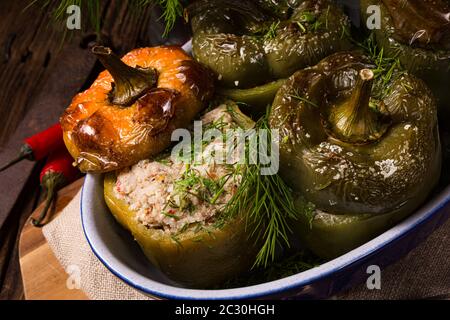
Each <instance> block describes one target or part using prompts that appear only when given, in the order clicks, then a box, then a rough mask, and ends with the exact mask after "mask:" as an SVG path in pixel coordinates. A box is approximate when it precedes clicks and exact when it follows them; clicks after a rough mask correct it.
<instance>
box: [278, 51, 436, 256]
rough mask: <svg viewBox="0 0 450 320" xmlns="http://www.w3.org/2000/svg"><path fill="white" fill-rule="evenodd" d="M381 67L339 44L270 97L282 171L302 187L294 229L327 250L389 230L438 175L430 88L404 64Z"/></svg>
mask: <svg viewBox="0 0 450 320" xmlns="http://www.w3.org/2000/svg"><path fill="white" fill-rule="evenodd" d="M378 70H379V68H378V67H377V65H376V64H375V63H374V62H373V61H371V60H370V59H369V58H368V57H366V56H365V55H364V54H362V53H359V52H342V53H336V54H334V55H331V56H330V57H328V58H326V59H324V60H322V61H321V62H320V63H319V64H317V65H316V66H314V67H312V68H307V69H304V70H301V71H298V72H296V73H295V74H294V75H293V76H292V77H290V78H289V80H288V81H287V82H286V83H285V84H284V85H283V86H282V88H281V89H280V91H279V92H278V93H277V95H276V97H275V100H274V103H273V106H272V111H271V115H270V126H271V127H272V128H278V129H279V130H280V170H281V175H282V177H283V178H284V179H285V181H286V182H287V183H288V184H289V185H290V186H292V188H293V189H294V190H295V191H296V192H297V193H298V195H299V196H298V198H297V201H296V205H297V207H298V208H299V209H300V210H299V213H300V217H299V219H298V220H297V221H294V223H293V224H294V225H296V228H297V229H296V230H297V233H296V234H297V236H298V237H299V238H300V239H301V240H302V242H303V243H305V244H307V246H308V247H309V248H311V249H312V251H313V252H315V253H316V254H317V255H319V256H321V257H325V258H333V257H336V256H339V255H341V254H343V253H345V252H347V251H349V250H351V249H353V248H355V247H357V246H359V245H361V244H363V243H364V242H366V241H368V240H370V239H371V238H373V237H375V236H376V235H378V234H380V233H381V232H383V231H384V230H387V229H388V228H389V227H391V226H392V225H393V224H395V223H396V222H398V221H399V220H401V219H403V218H405V217H406V216H408V215H409V214H410V213H412V212H413V211H414V210H415V209H417V207H418V206H420V205H421V204H422V203H423V202H424V200H425V199H426V198H427V196H428V195H429V194H430V192H431V190H432V189H433V187H434V186H435V185H436V183H437V181H438V179H439V175H440V169H441V147H440V142H439V133H438V124H437V116H436V113H437V110H436V109H437V107H436V102H435V99H434V97H433V95H432V93H431V91H430V90H429V89H428V87H427V86H426V85H425V83H424V82H423V81H422V80H420V79H418V78H416V77H414V76H412V75H410V74H408V73H406V72H401V71H399V70H398V71H395V72H393V73H391V74H389V75H385V74H383V75H382V74H379V73H378Z"/></svg>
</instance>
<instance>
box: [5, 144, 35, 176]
mask: <svg viewBox="0 0 450 320" xmlns="http://www.w3.org/2000/svg"><path fill="white" fill-rule="evenodd" d="M24 159H28V160H33V150H31V148H30V146H28V145H27V144H25V145H23V146H22V148H21V149H20V153H19V155H18V156H17V157H16V158H15V159H13V160H11V161H10V162H8V163H7V164H5V165H4V166H2V167H1V168H0V172H2V171H4V170H6V169H8V168H9V167H11V166H13V165H15V164H16V163H18V162H20V161H22V160H24Z"/></svg>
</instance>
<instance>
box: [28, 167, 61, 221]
mask: <svg viewBox="0 0 450 320" xmlns="http://www.w3.org/2000/svg"><path fill="white" fill-rule="evenodd" d="M65 181H66V180H65V178H64V175H63V174H61V173H56V172H50V173H48V174H46V175H45V176H44V178H43V180H42V185H43V187H44V188H45V189H46V190H47V196H46V199H45V206H44V209H43V210H42V211H41V213H40V215H39V217H38V218H37V219H35V218H31V223H32V224H33V225H34V226H35V227H43V226H44V224H42V221H44V219H45V217H46V216H47V213H48V211H49V209H50V206H51V205H52V203H53V200H54V198H55V196H56V192H57V190H58V189H59V188H60V186H62V185H64V184H65Z"/></svg>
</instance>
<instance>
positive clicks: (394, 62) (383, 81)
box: [354, 33, 404, 99]
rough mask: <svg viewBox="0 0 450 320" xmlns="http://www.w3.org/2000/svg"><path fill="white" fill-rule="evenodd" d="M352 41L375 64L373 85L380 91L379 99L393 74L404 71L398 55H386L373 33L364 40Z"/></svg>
mask: <svg viewBox="0 0 450 320" xmlns="http://www.w3.org/2000/svg"><path fill="white" fill-rule="evenodd" d="M354 43H355V44H356V45H357V46H358V47H360V48H361V49H363V51H364V52H365V53H366V54H367V55H368V56H369V58H370V60H372V62H373V63H374V64H375V66H376V68H375V69H373V73H374V75H375V86H374V87H376V88H378V89H379V91H380V93H379V94H378V97H377V98H379V99H381V98H382V97H383V96H384V95H385V94H386V93H387V92H389V88H390V86H389V84H390V83H391V81H392V80H393V79H394V76H399V75H401V74H402V73H403V72H404V70H403V67H402V66H401V63H400V59H399V57H398V55H395V56H393V57H387V56H386V55H385V53H384V48H380V47H379V46H378V44H377V41H376V40H375V35H374V33H371V34H370V36H369V37H367V38H366V39H365V40H364V41H362V42H356V41H354Z"/></svg>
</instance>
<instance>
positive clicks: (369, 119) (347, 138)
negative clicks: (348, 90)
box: [329, 69, 387, 143]
mask: <svg viewBox="0 0 450 320" xmlns="http://www.w3.org/2000/svg"><path fill="white" fill-rule="evenodd" d="M373 81H374V73H373V71H372V70H370V69H362V70H361V71H360V72H359V77H358V78H357V80H356V85H355V88H354V90H353V92H352V94H351V96H350V97H349V98H348V99H347V100H346V101H344V102H343V103H341V104H339V105H337V106H335V107H334V108H332V110H331V113H330V116H329V122H330V124H331V127H332V131H333V133H334V134H335V135H336V137H337V138H338V139H340V140H342V141H344V142H349V143H368V142H371V141H375V140H378V139H379V138H380V137H381V136H382V135H383V134H384V133H385V132H386V130H387V123H386V122H385V121H382V120H381V119H380V114H379V113H378V112H376V111H375V110H373V109H372V108H371V107H370V96H371V93H372V86H373Z"/></svg>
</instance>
